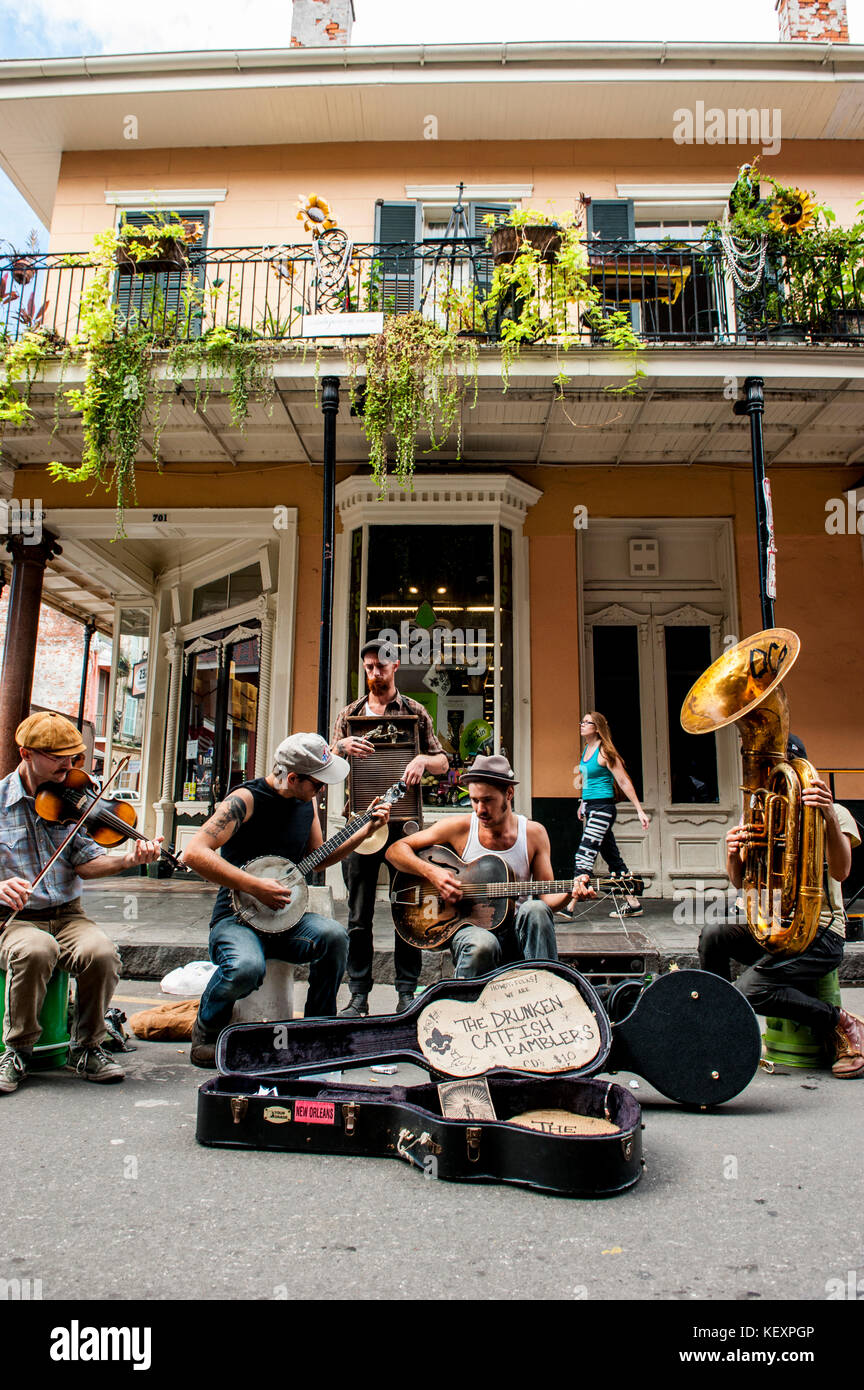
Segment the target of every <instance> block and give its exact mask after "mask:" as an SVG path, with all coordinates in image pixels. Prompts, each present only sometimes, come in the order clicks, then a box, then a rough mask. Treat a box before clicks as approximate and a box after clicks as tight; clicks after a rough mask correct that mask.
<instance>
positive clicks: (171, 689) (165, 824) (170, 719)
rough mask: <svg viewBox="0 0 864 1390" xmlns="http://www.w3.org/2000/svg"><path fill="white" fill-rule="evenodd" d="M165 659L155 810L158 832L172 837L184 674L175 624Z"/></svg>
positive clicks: (167, 638)
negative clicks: (162, 749)
mask: <svg viewBox="0 0 864 1390" xmlns="http://www.w3.org/2000/svg"><path fill="white" fill-rule="evenodd" d="M162 641H163V642H164V644H165V659H166V660H167V662H168V664H169V666H170V668H171V674H170V676H169V684H168V709H167V712H166V714H165V752H164V762H163V764H162V796H161V798H160V800H159V801H157V802H156V803H155V805H154V807H153V809H154V810H155V812H156V834H157V835H164V836H165V839H166V841H168V840H170V838H171V834H172V831H173V829H174V772H175V766H176V757H177V720H178V719H179V715H180V681H181V679H182V676H183V645H182V643H181V642H180V640H179V638H178V635H177V629H176V627H171V628H169V629H168V631H167V632H165V633H163V634H162Z"/></svg>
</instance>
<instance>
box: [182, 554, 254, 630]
mask: <svg viewBox="0 0 864 1390" xmlns="http://www.w3.org/2000/svg"><path fill="white" fill-rule="evenodd" d="M260 593H261V566H260V565H259V564H258V561H257V560H256V561H255V563H254V564H252V565H246V566H245V568H244V569H242V570H234V571H233V572H232V573H231V574H223V575H221V576H220V577H219V578H218V579H211V580H210V581H209V582H208V583H207V584H202V585H201V586H200V587H199V588H197V589H195V591H194V592H193V595H192V621H193V623H194V622H195V621H196V620H197V619H198V618H208V617H209V616H210V614H211V613H222V612H224V611H225V609H226V608H239V607H240V605H241V604H243V603H249V602H250V601H251V600H252V599H254V598H257V597H258V595H259V594H260Z"/></svg>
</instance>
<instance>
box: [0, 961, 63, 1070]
mask: <svg viewBox="0 0 864 1390" xmlns="http://www.w3.org/2000/svg"><path fill="white" fill-rule="evenodd" d="M5 1017H6V971H5V970H0V1052H5V1050H6V1049H5V1047H4V1045H3V1042H2V1032H3V1021H4V1019H5ZM39 1022H40V1023H41V1024H42V1034H41V1037H40V1038H39V1041H38V1042H37V1043H36V1045H35V1047H34V1048H33V1061H32V1063H31V1067H32V1068H33V1070H34V1071H39V1070H47V1069H48V1068H49V1067H62V1066H65V1065H66V1061H67V1059H68V1057H69V976H68V975H67V973H66V971H65V970H55V971H54V974H53V975H52V976H51V979H50V980H49V981H48V988H47V989H46V991H45V1000H44V1002H43V1004H42V1012H41V1014H40V1015H39Z"/></svg>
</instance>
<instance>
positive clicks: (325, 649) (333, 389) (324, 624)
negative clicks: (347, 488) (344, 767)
mask: <svg viewBox="0 0 864 1390" xmlns="http://www.w3.org/2000/svg"><path fill="white" fill-rule="evenodd" d="M321 393H322V394H321V409H322V411H323V412H324V507H323V526H322V532H323V534H322V542H321V634H320V639H319V645H318V732H319V734H321V736H322V737H323V738H326V739H329V736H330V662H331V646H332V637H333V548H334V545H335V534H336V416H337V415H338V414H339V378H338V376H325V377H324V378H323V379H322V382H321Z"/></svg>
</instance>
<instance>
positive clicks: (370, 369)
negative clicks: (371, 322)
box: [351, 311, 477, 492]
mask: <svg viewBox="0 0 864 1390" xmlns="http://www.w3.org/2000/svg"><path fill="white" fill-rule="evenodd" d="M363 362H364V364H365V369H366V376H365V382H364V383H363V386H362V388H361V386H360V385H359V384H358V382H357V378H356V375H354V376H353V377H352V383H351V395H352V403H353V404H354V406H355V407H356V408H358V409H360V410H362V416H363V428H364V431H365V434H366V438H367V440H368V442H369V446H370V450H369V462H370V463H371V465H372V475H373V477H374V479H375V482H376V483H377V485H378V488H379V490H380V491H381V492H383V491H384V490H385V488H386V486H387V470H388V441H389V439H390V436H392V437H393V439H394V440H395V454H394V470H393V471H394V473H395V475H396V480H397V482H399V483H400V484H401V486H402V487H406V488H408V487H410V485H411V479H412V477H413V474H414V463H415V459H416V452H417V436H418V435H419V434H420V432H421V430H423V429H425V430H426V432H427V433H428V435H429V449H430V450H432V449H441V448H443V446H444V444H445V442H446V440H447V438H448V436H449V435H450V433H451V432H452V430H453V428H454V426H455V427H456V431H457V437H456V457H457V458H459V457H460V456H461V446H462V436H461V429H460V428H459V419H460V406H461V403H462V398H463V386H464V377H465V375H466V373H467V374H468V375H469V377H472V376H473V382H474V401H476V398H477V349H476V345H475V344H474V343H473V342H471V341H470V340H467V339H458V338H456V337H455V336H454V335H453V334H452V333H450V332H448V331H447V330H446V329H445V328H442V327H441V326H440V325H439V324H437V323H434V322H433V321H432V320H431V319H426V318H424V317H423V315H422V314H420V313H418V312H416V311H414V312H412V313H410V314H398V315H393V316H392V317H390V318H387V319H385V321H384V329H383V332H381V333H378V334H375V335H374V336H373V337H371V338H370V339H369V341H368V343H367V345H366V350H365V353H364V356H363ZM356 365H357V363H356V361H355V363H354V366H355V368H356ZM361 395H362V406H361V405H360V401H361ZM473 403H474V402H473V401H472V404H473Z"/></svg>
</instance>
